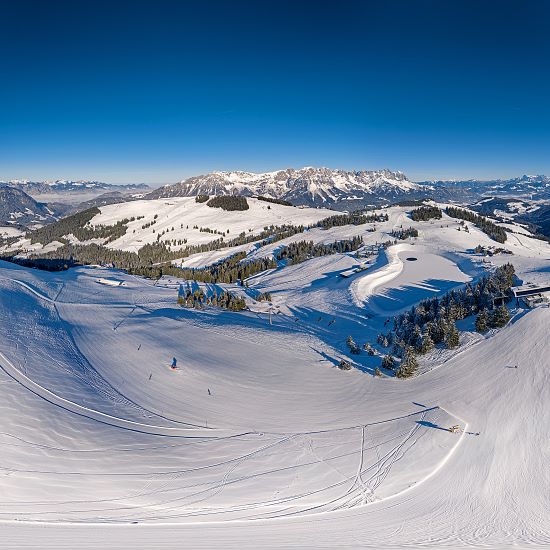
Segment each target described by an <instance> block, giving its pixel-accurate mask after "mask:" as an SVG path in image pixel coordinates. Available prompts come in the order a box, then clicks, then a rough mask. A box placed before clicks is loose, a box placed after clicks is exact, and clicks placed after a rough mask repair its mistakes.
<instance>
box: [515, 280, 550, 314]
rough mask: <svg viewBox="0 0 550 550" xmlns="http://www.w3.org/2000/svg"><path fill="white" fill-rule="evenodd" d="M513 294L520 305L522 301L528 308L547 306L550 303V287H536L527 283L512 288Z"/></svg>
mask: <svg viewBox="0 0 550 550" xmlns="http://www.w3.org/2000/svg"><path fill="white" fill-rule="evenodd" d="M512 292H513V293H514V297H515V298H516V302H517V303H518V304H519V302H520V300H521V302H523V304H524V305H525V306H526V307H528V308H533V307H537V306H539V305H543V304H547V303H549V301H550V285H535V284H532V283H527V284H524V285H520V286H514V287H512Z"/></svg>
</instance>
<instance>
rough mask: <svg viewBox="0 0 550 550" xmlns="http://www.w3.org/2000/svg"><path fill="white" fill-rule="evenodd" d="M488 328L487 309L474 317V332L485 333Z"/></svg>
mask: <svg viewBox="0 0 550 550" xmlns="http://www.w3.org/2000/svg"><path fill="white" fill-rule="evenodd" d="M488 328H489V314H488V313H487V309H486V308H483V309H482V310H481V311H480V312H479V313H478V315H477V317H476V330H477V332H480V333H484V332H487V329H488Z"/></svg>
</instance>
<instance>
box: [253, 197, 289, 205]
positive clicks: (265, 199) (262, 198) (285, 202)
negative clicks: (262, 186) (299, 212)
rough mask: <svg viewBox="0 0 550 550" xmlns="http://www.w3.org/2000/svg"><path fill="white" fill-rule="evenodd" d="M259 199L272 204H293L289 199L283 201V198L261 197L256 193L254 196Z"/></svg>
mask: <svg viewBox="0 0 550 550" xmlns="http://www.w3.org/2000/svg"><path fill="white" fill-rule="evenodd" d="M256 198H257V199H258V200H259V201H264V202H270V203H272V204H282V205H283V206H294V205H293V204H292V203H291V202H290V201H285V200H283V199H272V198H271V197H263V196H262V195H258V196H257V197H256Z"/></svg>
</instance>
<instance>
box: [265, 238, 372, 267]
mask: <svg viewBox="0 0 550 550" xmlns="http://www.w3.org/2000/svg"><path fill="white" fill-rule="evenodd" d="M362 245H363V239H362V238H361V237H353V238H352V239H347V240H343V241H335V242H333V243H330V244H321V243H319V244H315V243H314V242H313V241H299V242H295V243H289V244H288V245H287V246H285V247H283V248H281V250H279V251H278V252H277V254H276V258H277V260H288V261H290V262H292V263H293V264H299V263H301V262H305V261H306V260H309V259H310V258H316V257H319V256H328V255H330V254H343V253H345V252H353V251H354V250H357V249H358V248H359V247H361V246H362Z"/></svg>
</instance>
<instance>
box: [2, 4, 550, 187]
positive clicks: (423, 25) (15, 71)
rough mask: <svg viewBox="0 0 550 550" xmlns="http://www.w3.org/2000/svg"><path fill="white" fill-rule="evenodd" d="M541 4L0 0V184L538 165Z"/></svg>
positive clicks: (542, 137)
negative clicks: (316, 169)
mask: <svg viewBox="0 0 550 550" xmlns="http://www.w3.org/2000/svg"><path fill="white" fill-rule="evenodd" d="M549 20H550V2H547V1H545V0H540V1H538V2H535V1H526V0H522V1H519V0H518V1H514V2H508V1H506V0H501V1H498V2H496V1H495V2H485V1H483V0H475V1H468V0H460V1H450V0H449V1H446V0H407V1H392V0H371V1H369V0H363V1H357V2H352V1H345V0H339V1H335V0H333V1H331V2H324V1H322V0H317V1H313V0H311V1H305V0H304V1H302V2H300V1H298V0H294V1H292V2H285V1H283V0H277V1H263V0H262V1H260V0H256V1H253V2H239V1H229V0H228V1H226V2H214V1H208V0H202V1H198V0H196V1H194V2H191V1H189V2H185V1H173V2H171V1H162V0H155V1H153V0H151V1H149V2H143V1H131V2H130V1H128V2H125V1H122V0H109V1H108V2H107V1H100V0H99V1H98V0H93V1H86V0H78V1H76V0H73V1H70V2H63V1H55V0H51V1H49V2H45V1H26V0H17V1H15V0H14V1H4V2H1V3H0V21H1V22H2V48H1V53H0V79H1V85H0V124H1V126H0V130H1V131H0V179H10V178H31V179H48V178H86V179H99V180H103V181H109V182H157V183H159V182H171V181H177V180H179V179H183V178H185V177H187V176H190V175H193V174H198V173H203V172H207V171H211V170H228V169H242V170H253V171H264V170H274V169H278V168H285V167H289V166H293V167H300V166H305V165H314V166H329V167H332V168H345V169H376V168H384V167H387V168H390V169H394V170H403V171H404V172H405V173H406V174H407V175H409V177H411V178H412V179H416V180H421V179H429V178H463V177H464V178H466V177H479V178H490V177H508V176H515V175H521V174H523V173H547V174H549V173H550V93H549V90H550V40H549V39H548V21H549Z"/></svg>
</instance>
